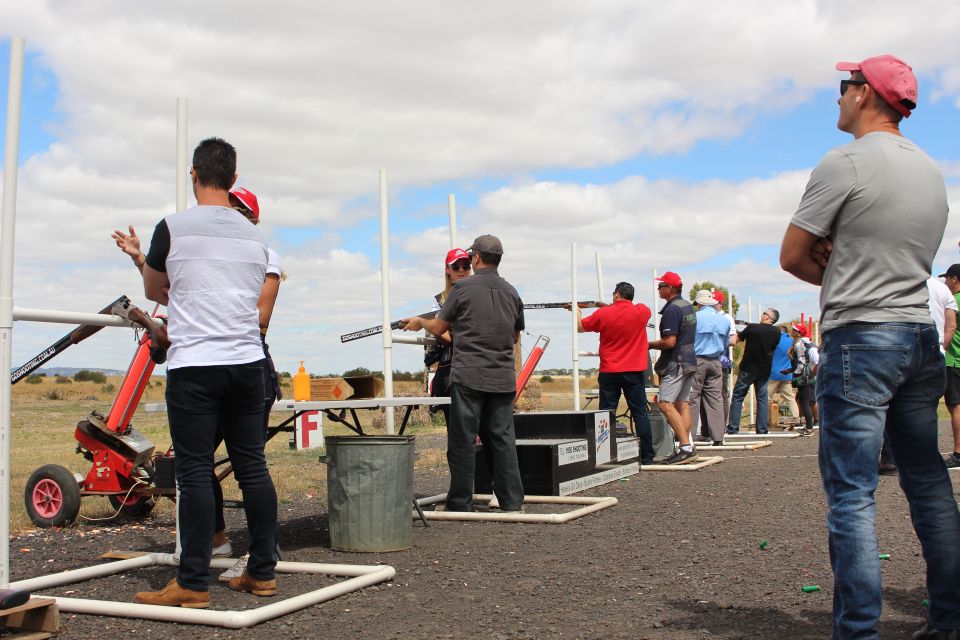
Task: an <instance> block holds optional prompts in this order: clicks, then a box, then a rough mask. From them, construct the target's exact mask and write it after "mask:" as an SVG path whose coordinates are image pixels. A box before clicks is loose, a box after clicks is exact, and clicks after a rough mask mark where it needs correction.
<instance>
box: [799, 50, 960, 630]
mask: <svg viewBox="0 0 960 640" xmlns="http://www.w3.org/2000/svg"><path fill="white" fill-rule="evenodd" d="M837 69H838V70H840V71H849V72H850V78H849V79H845V80H843V81H841V83H840V98H839V100H838V104H839V106H840V116H839V121H838V122H837V127H838V128H839V129H840V130H842V131H845V132H847V133H850V134H852V135H853V137H854V141H853V142H851V143H849V144H846V145H843V146H841V147H838V148H836V149H834V150H832V151H830V152H829V153H828V154H827V155H826V157H824V159H823V160H822V161H821V162H820V164H819V165H818V166H817V168H816V169H814V171H813V173H812V174H811V176H810V182H809V183H808V184H807V189H806V192H805V193H804V195H803V199H802V200H801V202H800V206H799V208H798V209H797V212H796V214H794V216H793V219H792V220H791V221H790V225H789V227H788V228H787V232H786V234H785V235H784V238H783V246H782V247H781V252H780V263H781V265H782V266H783V268H784V269H785V270H786V271H789V272H790V273H792V274H793V275H795V276H797V277H798V278H800V279H801V280H805V281H806V282H810V283H812V284H816V285H820V286H821V290H820V304H821V311H822V324H821V326H822V328H823V344H822V347H821V355H820V365H819V369H818V372H817V402H818V403H819V405H820V474H821V476H822V479H823V487H824V492H825V493H826V496H827V503H828V507H829V513H828V516H827V528H828V530H829V534H830V536H829V543H830V559H831V564H832V566H833V573H834V584H835V591H834V599H833V603H834V605H833V625H834V631H833V636H834V637H835V638H875V637H878V636H877V631H876V624H877V620H878V619H879V617H880V613H881V580H880V562H879V560H878V559H877V548H878V546H877V527H876V501H875V498H874V491H875V490H876V488H877V475H878V469H877V459H878V457H879V454H880V447H881V442H882V440H883V433H884V426H886V429H887V433H888V435H889V437H890V443H891V445H892V448H893V452H894V455H895V456H896V459H897V463H898V465H899V467H900V484H901V486H902V487H903V491H904V493H905V494H906V497H907V500H908V501H909V503H910V512H911V515H912V517H913V525H914V529H915V530H916V532H917V536H918V537H919V539H920V544H921V546H922V548H923V553H924V558H925V559H926V561H927V580H926V582H927V588H928V590H929V593H930V608H929V621H928V624H927V625H926V626H924V628H923V629H921V630H919V631H918V632H917V633H916V634H915V635H914V636H913V637H914V638H928V639H932V638H948V637H950V638H954V637H957V635H955V634H958V635H960V632H957V631H955V630H960V512H958V510H957V503H956V499H955V498H954V495H953V487H952V485H951V483H950V478H949V477H948V475H947V470H946V467H945V466H944V463H943V459H942V458H941V457H940V453H939V450H938V446H937V444H938V432H937V405H938V403H939V399H940V396H941V395H942V394H943V389H944V363H943V357H942V356H941V355H940V349H939V343H940V340H939V337H938V334H937V330H936V327H935V326H934V325H933V322H932V320H931V319H930V315H929V312H928V309H927V288H926V280H927V278H929V277H930V267H931V264H932V262H933V257H934V254H935V253H936V251H937V249H938V247H939V246H940V242H941V240H942V238H943V230H944V227H945V225H946V221H947V199H946V189H945V187H944V182H943V176H942V175H941V173H940V171H939V169H938V168H937V166H936V164H934V162H933V161H932V160H931V159H930V158H928V157H927V156H926V155H925V154H924V153H923V151H921V150H920V148H919V147H917V145H915V144H914V143H913V142H911V141H910V140H907V139H906V138H904V137H903V136H902V135H901V133H900V127H899V123H900V121H901V120H902V118H904V117H907V116H909V115H910V112H911V111H912V110H913V109H914V108H915V107H916V100H917V80H916V78H915V77H914V75H913V71H912V70H911V68H910V67H909V66H908V65H907V64H906V63H904V62H903V61H902V60H900V59H898V58H895V57H893V56H889V55H884V56H876V57H873V58H868V59H866V60H864V61H863V62H858V63H849V62H841V63H840V64H838V65H837Z"/></svg>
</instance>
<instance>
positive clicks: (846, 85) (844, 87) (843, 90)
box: [840, 80, 867, 96]
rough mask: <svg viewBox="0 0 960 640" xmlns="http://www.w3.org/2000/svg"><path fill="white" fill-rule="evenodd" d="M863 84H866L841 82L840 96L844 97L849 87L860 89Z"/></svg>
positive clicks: (863, 81) (854, 81)
mask: <svg viewBox="0 0 960 640" xmlns="http://www.w3.org/2000/svg"><path fill="white" fill-rule="evenodd" d="M865 84H867V81H866V80H841V81H840V95H841V96H842V95H844V94H845V93H846V92H847V89H849V88H850V87H862V86H863V85H865Z"/></svg>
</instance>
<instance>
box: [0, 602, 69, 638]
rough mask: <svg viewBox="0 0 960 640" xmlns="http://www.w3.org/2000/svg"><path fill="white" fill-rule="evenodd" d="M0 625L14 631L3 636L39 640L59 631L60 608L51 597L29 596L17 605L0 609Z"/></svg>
mask: <svg viewBox="0 0 960 640" xmlns="http://www.w3.org/2000/svg"><path fill="white" fill-rule="evenodd" d="M0 627H4V628H6V629H9V630H11V631H14V632H15V633H13V634H12V635H6V634H4V636H3V637H4V638H17V639H18V640H41V639H42V638H49V637H50V636H52V635H53V634H55V633H58V632H59V631H60V609H59V608H57V601H56V600H55V599H53V598H37V597H34V598H30V601H29V602H27V603H26V604H25V605H22V606H19V607H12V608H10V609H0Z"/></svg>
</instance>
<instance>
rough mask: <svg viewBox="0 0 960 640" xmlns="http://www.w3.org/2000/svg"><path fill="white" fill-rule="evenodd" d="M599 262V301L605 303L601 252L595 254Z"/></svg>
mask: <svg viewBox="0 0 960 640" xmlns="http://www.w3.org/2000/svg"><path fill="white" fill-rule="evenodd" d="M593 257H594V258H595V259H596V261H597V300H599V301H600V302H603V264H602V263H601V262H600V252H599V251H597V252H596V253H594V254H593Z"/></svg>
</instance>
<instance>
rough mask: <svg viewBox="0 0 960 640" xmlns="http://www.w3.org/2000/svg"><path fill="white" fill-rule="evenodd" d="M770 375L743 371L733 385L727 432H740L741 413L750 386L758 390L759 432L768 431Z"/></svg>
mask: <svg viewBox="0 0 960 640" xmlns="http://www.w3.org/2000/svg"><path fill="white" fill-rule="evenodd" d="M769 379H770V375H769V374H767V375H765V376H762V377H761V376H758V375H757V374H755V373H750V372H744V371H741V372H740V374H739V375H737V382H736V384H734V385H733V401H732V402H731V403H730V420H729V421H728V422H727V433H739V432H740V413H741V412H742V411H743V399H744V398H746V397H747V392H748V391H749V390H750V386H751V385H753V388H754V389H755V390H756V392H757V433H766V432H767V419H768V418H769V416H768V415H767V380H769Z"/></svg>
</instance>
